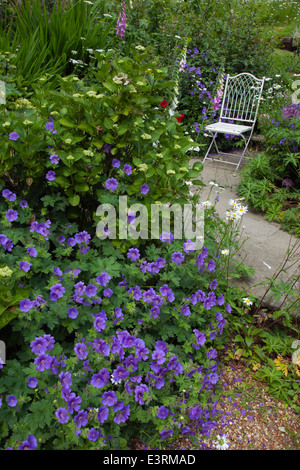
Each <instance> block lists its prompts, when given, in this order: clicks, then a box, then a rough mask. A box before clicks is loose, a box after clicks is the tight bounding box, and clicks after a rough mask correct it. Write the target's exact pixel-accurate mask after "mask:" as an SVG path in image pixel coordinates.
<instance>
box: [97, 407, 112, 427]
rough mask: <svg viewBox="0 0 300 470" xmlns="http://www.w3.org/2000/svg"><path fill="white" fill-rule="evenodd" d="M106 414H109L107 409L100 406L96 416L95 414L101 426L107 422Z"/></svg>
mask: <svg viewBox="0 0 300 470" xmlns="http://www.w3.org/2000/svg"><path fill="white" fill-rule="evenodd" d="M108 414H109V409H108V408H107V406H100V408H99V411H98V414H97V419H99V421H100V423H101V424H103V423H104V422H105V421H106V420H107V418H108Z"/></svg>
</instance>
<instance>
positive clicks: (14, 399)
mask: <svg viewBox="0 0 300 470" xmlns="http://www.w3.org/2000/svg"><path fill="white" fill-rule="evenodd" d="M17 403H18V399H17V397H16V396H15V395H9V396H8V397H7V404H8V406H11V407H14V406H16V404H17Z"/></svg>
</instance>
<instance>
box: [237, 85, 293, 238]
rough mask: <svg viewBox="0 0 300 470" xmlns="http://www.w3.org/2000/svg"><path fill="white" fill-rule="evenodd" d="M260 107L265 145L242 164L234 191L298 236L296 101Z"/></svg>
mask: <svg viewBox="0 0 300 470" xmlns="http://www.w3.org/2000/svg"><path fill="white" fill-rule="evenodd" d="M278 86H279V87H280V85H278ZM269 90H271V89H269ZM267 105H268V103H267ZM262 111H263V112H262V114H261V115H260V119H259V126H260V129H261V131H262V132H263V133H264V136H265V139H266V143H265V146H266V149H265V151H264V152H261V153H259V154H258V155H257V156H256V157H255V158H253V159H251V160H250V161H249V163H248V164H247V165H246V166H245V167H244V168H243V171H242V180H241V183H240V185H239V188H238V191H239V194H240V195H241V196H243V197H245V199H246V201H247V202H249V203H251V204H252V205H253V207H254V208H256V209H261V210H262V211H264V212H265V214H266V218H267V219H268V220H270V221H276V222H279V223H281V224H282V227H283V228H284V229H285V230H288V231H289V232H291V233H294V234H295V235H296V236H298V235H299V234H300V213H299V207H300V206H299V200H300V199H299V197H300V193H299V190H300V180H299V174H300V173H299V171H300V153H299V146H300V133H299V131H300V127H299V124H300V121H299V116H300V111H299V105H294V104H290V105H286V104H285V106H281V107H280V108H279V107H277V108H276V107H274V105H273V106H272V107H271V106H269V109H268V107H267V106H266V107H265V109H264V110H262ZM265 111H268V112H265Z"/></svg>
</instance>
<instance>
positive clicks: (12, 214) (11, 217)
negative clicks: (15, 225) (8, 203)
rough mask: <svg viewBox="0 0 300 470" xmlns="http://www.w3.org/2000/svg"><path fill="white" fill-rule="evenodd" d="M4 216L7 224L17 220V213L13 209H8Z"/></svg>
mask: <svg viewBox="0 0 300 470" xmlns="http://www.w3.org/2000/svg"><path fill="white" fill-rule="evenodd" d="M5 215H6V218H7V219H8V220H9V222H13V221H14V220H17V218H18V213H17V211H15V210H13V209H9V211H7V212H6V214H5Z"/></svg>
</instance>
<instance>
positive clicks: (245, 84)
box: [203, 73, 265, 171]
mask: <svg viewBox="0 0 300 470" xmlns="http://www.w3.org/2000/svg"><path fill="white" fill-rule="evenodd" d="M264 80H265V79H264V78H262V79H259V78H256V77H254V75H252V74H251V73H240V74H238V75H235V76H229V75H227V78H226V82H225V88H224V93H223V99H222V105H221V111H220V117H219V121H218V122H216V123H214V124H210V125H208V126H206V127H205V131H208V132H209V136H210V137H211V139H212V140H211V143H210V145H209V148H208V150H207V152H206V155H205V157H204V159H203V163H204V162H205V160H206V159H207V158H208V156H209V153H210V149H211V147H212V145H213V144H214V145H215V148H216V150H217V154H218V155H230V156H235V157H237V155H236V154H233V153H225V152H220V151H219V148H218V146H217V142H216V137H217V135H218V134H230V135H235V136H238V137H241V138H242V139H244V142H245V147H244V149H243V152H242V154H241V155H240V156H239V155H238V157H239V161H238V163H235V162H232V161H228V160H225V162H226V163H230V164H233V165H236V171H237V170H238V168H239V166H240V163H241V161H242V158H243V157H244V155H245V152H246V150H247V147H248V144H249V142H250V140H251V137H252V134H253V130H254V126H255V122H256V118H257V113H258V108H259V104H260V99H261V95H262V91H263V87H264ZM244 134H246V136H245V135H244ZM211 158H212V159H213V160H214V161H221V162H224V160H223V159H220V158H214V157H209V159H211Z"/></svg>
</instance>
